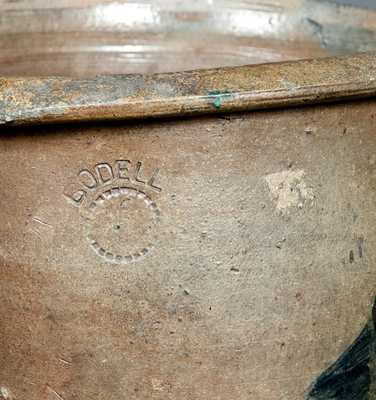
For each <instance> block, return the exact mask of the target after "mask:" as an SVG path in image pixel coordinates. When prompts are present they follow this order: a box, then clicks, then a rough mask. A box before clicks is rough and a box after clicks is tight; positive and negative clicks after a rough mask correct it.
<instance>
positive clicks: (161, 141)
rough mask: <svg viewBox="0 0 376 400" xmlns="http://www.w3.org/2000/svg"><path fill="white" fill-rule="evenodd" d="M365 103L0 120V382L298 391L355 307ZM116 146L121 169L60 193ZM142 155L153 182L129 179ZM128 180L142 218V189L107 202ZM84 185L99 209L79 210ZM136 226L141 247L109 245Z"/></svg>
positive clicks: (367, 120)
mask: <svg viewBox="0 0 376 400" xmlns="http://www.w3.org/2000/svg"><path fill="white" fill-rule="evenodd" d="M374 109H375V102H374V101H373V100H372V101H368V102H355V103H351V102H347V103H345V104H337V105H321V106H319V105H318V106H315V107H301V108H291V109H287V110H274V111H272V110H270V111H259V112H252V113H247V112H243V113H241V114H237V115H232V116H227V117H226V118H224V117H223V116H222V117H221V118H220V117H219V116H212V117H201V118H192V119H185V120H184V119H183V120H177V119H171V120H169V121H167V120H166V121H160V122H153V123H151V122H137V123H136V122H132V123H130V122H123V123H120V122H119V123H118V124H112V125H111V124H96V125H92V126H81V125H79V124H76V125H72V126H70V127H61V126H53V127H40V126H36V127H19V128H18V129H17V130H16V129H14V130H13V131H12V135H8V134H7V132H9V131H8V130H5V129H3V131H2V132H4V133H3V134H2V136H1V137H0V155H1V163H2V168H1V169H0V174H1V175H0V176H1V185H2V195H1V197H0V218H1V221H2V223H1V224H0V239H1V241H0V251H1V262H0V274H1V279H0V310H1V319H0V324H1V333H2V334H1V336H0V346H1V349H2V351H1V352H0V364H1V366H2V368H1V369H0V388H1V390H2V391H3V393H8V394H9V398H10V399H18V400H41V399H43V400H44V399H46V400H49V399H64V400H73V399H80V400H90V399H93V398H106V399H110V400H115V399H116V400H117V399H119V398H128V399H135V400H140V399H146V398H154V399H161V400H162V399H163V400H165V399H171V400H173V399H177V398H179V399H183V400H191V399H200V400H201V399H210V400H212V399H213V400H214V399H223V400H225V399H226V400H228V399H234V400H235V399H252V400H253V399H255V400H280V399H281V398H288V399H291V400H301V399H302V398H304V393H305V391H306V390H307V389H308V387H309V386H310V384H311V382H312V381H313V380H314V379H315V378H316V377H317V376H318V375H319V374H320V373H321V372H322V371H323V370H324V369H325V368H326V367H328V366H329V365H330V364H331V363H332V362H333V361H334V360H335V359H336V358H337V357H338V356H339V354H340V353H341V352H342V351H344V350H345V349H346V348H347V347H348V346H349V345H350V343H351V342H352V341H353V340H354V339H355V338H356V337H357V335H358V333H359V332H360V330H361V329H362V327H363V325H364V324H365V323H366V321H367V320H368V318H369V314H370V306H371V303H372V299H373V293H374V288H375V282H376V274H375V268H374V265H375V261H376V253H375V248H376V234H375V229H374V226H375V212H374V207H375V203H376V197H375V185H376V181H375V173H374V170H375V154H376V147H375V140H374V138H375V133H376V126H375V119H374ZM116 160H129V161H130V162H129V163H128V162H127V163H126V164H123V167H124V165H126V167H127V169H128V172H126V171H125V170H124V169H122V171H123V173H124V174H126V176H127V177H130V180H127V179H125V178H124V179H122V180H119V179H117V180H113V181H111V182H107V184H106V185H104V186H103V185H102V184H101V185H99V186H98V187H97V188H95V189H93V190H89V189H87V188H86V189H85V191H86V194H85V196H84V198H83V200H82V203H80V204H81V205H80V206H79V207H77V204H76V203H75V201H72V196H73V194H74V193H77V191H78V190H79V189H80V188H84V186H83V184H82V183H80V180H81V181H82V182H84V183H86V184H87V185H90V186H91V185H92V182H91V181H90V180H88V179H87V178H88V175H87V174H86V175H85V176H84V175H82V176H81V178H80V177H79V176H78V174H79V173H80V171H83V170H87V171H90V173H92V174H96V172H95V171H96V170H95V166H96V165H98V164H102V165H103V164H104V163H107V165H110V166H111V167H112V168H113V171H114V173H116V174H118V171H117V167H116V165H117V164H116ZM138 161H140V162H142V168H141V170H140V173H139V174H137V175H136V173H135V171H136V170H137V165H138V164H137V163H138ZM156 169H159V172H158V175H157V177H156V179H155V182H154V185H155V186H157V187H160V188H161V189H162V191H158V190H155V189H153V188H152V187H151V186H150V185H149V184H146V183H140V182H137V181H136V179H138V180H139V181H143V182H149V181H150V177H151V176H153V175H154V171H155V170H156ZM102 173H103V171H102ZM103 175H104V176H105V175H106V172H104V173H103ZM84 178H85V179H84ZM97 179H98V178H97ZM128 186H131V187H137V188H138V189H139V190H141V191H142V192H144V193H146V194H147V195H148V196H150V197H151V198H152V200H153V201H154V202H155V204H156V205H157V207H158V209H159V210H160V219H159V222H158V225H157V226H156V227H155V226H154V227H152V228H148V227H149V222H150V220H149V219H148V214H144V210H146V208H145V204H144V200H142V201H141V200H140V202H137V201H136V200H130V203H129V205H130V207H129V208H127V207H126V208H125V209H124V211H121V209H119V208H117V206H116V201H117V199H120V198H121V197H117V196H120V193H119V192H118V191H117V188H119V187H128ZM109 190H111V191H112V190H113V192H111V193H109V194H106V193H107V192H108V191H109ZM101 193H102V194H103V196H104V198H105V200H103V207H105V208H101V207H102V206H101V205H98V207H97V210H96V211H92V213H91V212H90V211H89V210H90V207H91V204H92V201H93V199H95V198H97V196H98V194H101ZM78 201H79V200H78ZM100 201H102V200H100ZM132 201H134V202H135V203H132ZM75 204H76V206H75ZM132 204H134V206H135V207H136V208H132V207H131V206H132ZM126 206H127V204H126ZM137 207H139V208H137ZM127 210H129V211H131V213H130V214H129V213H128V211H127ZM102 211H103V213H102ZM123 212H124V214H123ZM104 217H105V218H104ZM93 218H94V219H93ZM106 218H108V220H106ZM98 221H100V223H99V224H98V223H96V222H98ZM134 224H136V225H134ZM143 229H144V230H145V231H144V233H142V232H143V231H142V230H143ZM149 229H152V230H151V233H152V234H153V235H152V236H150V234H149V233H150V232H149ZM132 232H133V234H132ZM135 232H136V233H135ZM144 237H148V238H149V237H150V238H152V239H151V245H152V248H151V250H150V252H149V253H148V254H146V255H145V256H144V257H141V258H138V259H134V260H133V261H131V262H125V260H120V261H117V260H114V258H113V256H111V255H110V254H109V252H112V254H115V253H116V252H122V251H124V253H126V252H127V251H128V250H127V249H132V248H137V246H138V245H139V243H141V242H143V238H144ZM91 238H94V240H97V241H98V242H100V245H101V246H103V248H105V250H106V251H108V253H105V254H104V256H101V255H100V254H99V253H98V252H97V251H96V250H95V249H94V248H93V246H92V243H93V241H92V240H93V239H91ZM120 238H121V240H120ZM359 243H361V246H362V247H361V248H362V251H361V252H359ZM351 254H352V256H351ZM5 391H6V392H5ZM3 397H4V396H3Z"/></svg>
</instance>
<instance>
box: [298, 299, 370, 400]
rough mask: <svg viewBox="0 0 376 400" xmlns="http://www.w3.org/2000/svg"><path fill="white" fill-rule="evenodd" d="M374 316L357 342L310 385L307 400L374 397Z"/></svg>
mask: <svg viewBox="0 0 376 400" xmlns="http://www.w3.org/2000/svg"><path fill="white" fill-rule="evenodd" d="M375 304H376V303H374V305H373V309H372V318H371V320H370V321H369V322H368V324H367V325H366V326H365V327H364V328H363V330H362V332H361V333H360V335H359V336H358V338H357V339H356V340H355V342H354V343H353V344H352V345H351V346H350V347H349V348H348V349H347V350H346V351H345V352H344V353H343V354H342V355H341V356H340V357H339V358H338V360H337V361H336V362H335V363H334V364H333V365H331V366H330V367H329V368H328V369H327V370H326V371H324V372H323V373H322V374H321V375H320V376H319V377H318V378H317V379H316V381H315V382H314V383H313V384H312V385H311V387H310V388H309V391H308V395H307V397H306V398H307V400H313V399H315V400H328V399H334V400H371V399H374V398H375V397H374V396H375V395H376V392H375V388H374V387H373V385H372V382H374V381H375V379H374V376H375V361H376V352H375V343H376V341H375V338H376V336H375V321H376V305H375Z"/></svg>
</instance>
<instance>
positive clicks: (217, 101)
mask: <svg viewBox="0 0 376 400" xmlns="http://www.w3.org/2000/svg"><path fill="white" fill-rule="evenodd" d="M208 96H209V98H210V102H211V104H212V105H213V106H214V107H215V108H216V109H217V110H219V109H220V108H221V106H222V101H223V100H225V99H226V98H229V97H232V94H231V93H230V92H228V91H224V92H221V91H219V90H211V91H210V92H208Z"/></svg>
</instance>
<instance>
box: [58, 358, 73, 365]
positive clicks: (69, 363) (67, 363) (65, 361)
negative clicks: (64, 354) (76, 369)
mask: <svg viewBox="0 0 376 400" xmlns="http://www.w3.org/2000/svg"><path fill="white" fill-rule="evenodd" d="M59 361H60V362H61V363H62V364H65V365H72V362H71V361H68V360H65V359H64V358H59Z"/></svg>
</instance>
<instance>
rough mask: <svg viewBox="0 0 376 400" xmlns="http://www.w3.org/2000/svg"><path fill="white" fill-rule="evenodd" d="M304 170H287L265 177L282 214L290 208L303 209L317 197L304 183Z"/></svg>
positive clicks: (277, 207)
mask: <svg viewBox="0 0 376 400" xmlns="http://www.w3.org/2000/svg"><path fill="white" fill-rule="evenodd" d="M304 176H305V172H304V171H303V170H295V171H292V170H285V171H281V172H276V173H273V174H270V175H267V176H266V177H265V180H266V182H267V184H268V187H269V191H270V194H271V198H272V200H273V201H274V202H275V204H276V209H277V210H278V211H279V212H281V213H282V214H284V213H286V212H287V210H288V209H290V208H299V209H301V208H303V207H304V205H305V204H307V203H308V202H310V201H312V200H313V199H314V198H315V196H314V193H313V190H312V188H310V187H308V186H307V185H306V183H305V181H304V179H303V178H304Z"/></svg>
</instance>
